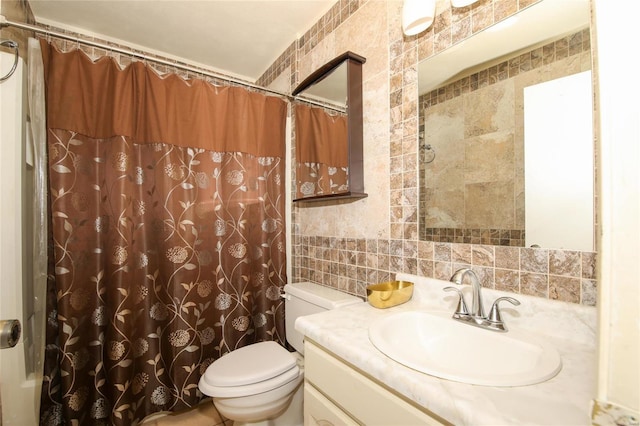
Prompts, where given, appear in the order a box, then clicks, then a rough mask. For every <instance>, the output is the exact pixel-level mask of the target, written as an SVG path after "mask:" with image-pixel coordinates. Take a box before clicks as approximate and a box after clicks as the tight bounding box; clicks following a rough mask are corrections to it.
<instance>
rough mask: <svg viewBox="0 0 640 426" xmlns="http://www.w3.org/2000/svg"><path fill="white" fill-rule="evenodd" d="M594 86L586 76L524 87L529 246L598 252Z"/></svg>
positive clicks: (580, 74) (569, 77) (526, 233)
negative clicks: (596, 233) (594, 224)
mask: <svg viewBox="0 0 640 426" xmlns="http://www.w3.org/2000/svg"><path fill="white" fill-rule="evenodd" d="M591 85H592V83H591V71H585V72H581V73H578V74H573V75H570V76H567V77H562V78H558V79H555V80H551V81H547V82H544V83H540V84H536V85H533V86H529V87H525V88H524V139H525V148H524V149H525V154H524V170H525V178H524V183H525V194H527V195H526V197H525V223H526V229H525V235H526V245H527V246H531V245H534V244H535V245H538V246H540V247H550V248H559V249H568V250H582V251H593V250H594V238H593V233H594V229H593V223H594V203H593V187H594V180H593V179H594V178H593V175H594V168H593V163H594V155H593V96H592V90H591ZM540 166H543V168H541V167H540ZM536 170H537V171H538V172H536ZM540 170H544V173H540V172H539V171H540Z"/></svg>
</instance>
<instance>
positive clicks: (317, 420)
mask: <svg viewBox="0 0 640 426" xmlns="http://www.w3.org/2000/svg"><path fill="white" fill-rule="evenodd" d="M304 424H305V425H307V426H338V425H347V426H351V425H354V426H355V425H357V424H358V423H356V422H355V421H353V419H352V418H351V417H349V416H348V415H347V414H346V413H345V412H344V411H342V410H341V409H340V408H338V407H336V406H335V405H334V404H333V403H332V402H331V401H329V400H328V399H327V398H325V397H324V395H322V394H321V393H320V392H318V390H317V389H316V388H315V387H313V385H312V384H310V383H309V382H305V384H304Z"/></svg>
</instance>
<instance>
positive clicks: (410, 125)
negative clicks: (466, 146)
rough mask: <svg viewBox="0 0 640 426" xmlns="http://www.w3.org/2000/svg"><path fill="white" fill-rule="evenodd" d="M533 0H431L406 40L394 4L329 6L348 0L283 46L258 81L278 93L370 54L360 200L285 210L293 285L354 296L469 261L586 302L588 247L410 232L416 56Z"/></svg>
mask: <svg viewBox="0 0 640 426" xmlns="http://www.w3.org/2000/svg"><path fill="white" fill-rule="evenodd" d="M535 1H537V0H480V1H479V2H477V3H475V4H474V5H472V6H469V7H466V8H462V9H452V8H451V7H450V3H449V1H446V0H438V3H437V11H438V12H437V18H436V21H435V23H434V25H433V26H432V27H431V28H430V29H429V30H427V31H426V32H425V33H423V34H420V35H418V36H414V37H405V36H404V35H403V34H402V29H401V9H402V1H400V0H388V1H377V0H361V1H355V0H354V1H345V0H341V1H340V2H338V3H337V5H338V6H336V7H334V8H333V9H332V11H333V12H330V13H335V10H341V11H342V10H346V9H345V5H349V9H348V10H349V15H348V17H346V19H345V18H344V17H343V16H342V15H341V16H340V18H338V21H339V22H340V23H339V24H338V25H335V23H334V24H329V21H330V19H328V18H327V17H326V16H325V17H323V18H322V19H321V20H319V21H318V23H317V24H316V26H315V27H316V30H315V33H313V31H312V30H310V31H311V32H309V33H308V34H309V35H310V36H311V38H307V37H305V38H304V40H303V38H301V39H299V40H297V41H296V42H295V43H294V44H293V45H295V51H291V50H290V49H291V48H290V49H288V52H285V53H284V54H283V55H282V56H281V57H280V58H279V59H278V61H276V63H274V65H273V66H272V67H270V70H271V71H268V72H266V73H265V75H263V77H261V80H260V82H261V84H264V85H270V86H271V87H278V88H279V89H281V90H282V89H283V85H285V82H288V83H289V87H288V89H289V90H291V89H292V88H294V87H295V86H296V85H297V84H298V83H299V82H300V81H302V79H304V77H305V76H306V75H308V74H309V73H310V72H311V71H312V70H313V69H315V68H316V67H318V66H320V65H322V64H323V63H325V62H327V61H328V60H330V59H332V58H333V57H335V56H337V55H338V54H340V53H343V52H344V51H346V50H351V51H353V52H355V53H358V54H360V55H362V56H364V57H366V58H367V63H366V64H365V66H364V71H363V72H364V76H363V80H364V89H363V95H364V98H365V99H364V102H365V109H364V110H365V118H364V133H365V138H364V157H365V159H364V160H365V169H366V171H365V187H366V189H367V191H368V192H369V197H368V198H365V199H363V200H359V201H356V202H337V203H336V202H334V203H319V204H317V205H314V206H311V207H309V206H305V207H301V206H298V205H296V206H294V208H293V212H292V225H291V229H292V234H293V238H292V239H293V249H292V252H293V255H292V258H291V259H290V262H292V263H293V275H292V276H291V277H290V278H289V280H290V281H292V282H295V281H300V280H310V281H314V282H318V283H320V284H324V285H328V286H331V287H335V288H338V289H340V290H343V291H346V292H349V293H352V294H357V295H360V296H363V295H364V294H365V287H366V285H367V284H370V283H375V282H381V281H386V280H389V279H390V278H392V277H393V275H394V274H395V273H396V272H407V273H411V274H419V275H423V276H431V277H436V278H441V279H448V278H449V277H450V276H451V274H452V273H453V271H454V270H455V269H457V268H459V267H462V266H471V267H473V269H474V270H476V271H477V272H478V274H479V275H480V276H481V279H482V283H483V285H484V286H486V287H491V288H497V289H503V290H507V291H512V292H514V293H521V294H531V295H534V296H539V297H545V298H550V299H558V300H564V301H568V302H573V303H582V304H585V305H594V304H595V295H596V280H595V276H596V274H595V253H592V252H576V251H565V250H549V249H533V248H518V247H502V246H497V245H482V244H462V243H443V242H427V241H420V240H419V239H418V162H417V158H418V144H417V139H418V137H417V136H418V88H417V73H418V70H417V69H418V67H417V65H418V62H419V61H421V60H423V59H425V58H427V57H429V56H431V55H434V54H437V53H438V52H440V51H442V50H444V49H446V48H447V47H449V46H451V45H452V44H454V43H456V42H459V41H461V40H464V39H465V38H467V37H469V36H470V35H472V34H474V33H476V32H478V31H481V30H483V29H485V28H487V27H488V26H490V25H492V24H494V23H496V22H499V21H500V20H502V19H504V18H506V17H508V16H510V15H512V14H514V13H516V12H517V11H518V10H521V9H523V8H525V7H527V6H529V5H531V4H533V3H535ZM333 16H334V18H333V19H334V21H332V22H336V21H335V19H336V18H335V15H333ZM320 27H321V28H323V30H319V29H318V28H320ZM327 28H333V29H332V30H330V32H327ZM312 33H313V34H315V35H316V38H313V35H312ZM274 69H276V70H279V69H282V70H283V71H282V72H281V73H280V74H278V73H277V72H273V70H274Z"/></svg>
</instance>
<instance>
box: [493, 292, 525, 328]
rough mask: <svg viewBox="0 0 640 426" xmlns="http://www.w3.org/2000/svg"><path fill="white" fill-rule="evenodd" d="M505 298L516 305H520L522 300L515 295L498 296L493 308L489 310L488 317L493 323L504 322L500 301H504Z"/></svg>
mask: <svg viewBox="0 0 640 426" xmlns="http://www.w3.org/2000/svg"><path fill="white" fill-rule="evenodd" d="M503 300H506V301H507V302H509V303H511V304H512V305H515V306H518V305H519V304H520V302H519V301H518V300H517V299H514V298H513V297H498V298H497V299H496V300H495V302H493V305H492V306H491V310H490V311H489V316H488V317H487V319H488V320H489V321H491V322H493V323H502V316H500V308H499V307H498V303H500V302H502V301H503Z"/></svg>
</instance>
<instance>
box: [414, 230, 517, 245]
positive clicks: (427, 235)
mask: <svg viewBox="0 0 640 426" xmlns="http://www.w3.org/2000/svg"><path fill="white" fill-rule="evenodd" d="M524 232H525V231H524V230H522V229H476V228H464V229H462V228H422V227H421V228H420V239H421V240H428V241H433V242H441V243H466V244H489V245H495V246H511V247H522V246H524V242H525V238H524V235H525V234H524Z"/></svg>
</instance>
